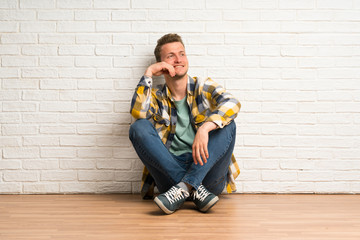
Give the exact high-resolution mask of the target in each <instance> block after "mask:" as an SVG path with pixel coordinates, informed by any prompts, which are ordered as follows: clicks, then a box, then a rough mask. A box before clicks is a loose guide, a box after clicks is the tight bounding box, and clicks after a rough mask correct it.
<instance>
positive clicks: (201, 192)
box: [194, 185, 210, 201]
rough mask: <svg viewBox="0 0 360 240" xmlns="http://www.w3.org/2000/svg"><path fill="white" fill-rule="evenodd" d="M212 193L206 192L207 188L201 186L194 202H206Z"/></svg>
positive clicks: (195, 194) (196, 192)
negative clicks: (196, 200)
mask: <svg viewBox="0 0 360 240" xmlns="http://www.w3.org/2000/svg"><path fill="white" fill-rule="evenodd" d="M209 195H210V193H209V192H208V191H207V190H206V188H205V187H204V186H203V185H201V186H200V187H199V188H198V190H197V191H195V193H194V200H195V199H196V198H197V199H199V200H200V201H204V200H205V198H206V197H207V196H209Z"/></svg>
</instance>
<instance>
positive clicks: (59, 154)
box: [41, 147, 76, 158]
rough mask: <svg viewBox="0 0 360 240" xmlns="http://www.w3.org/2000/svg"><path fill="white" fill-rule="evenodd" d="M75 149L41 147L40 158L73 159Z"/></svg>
mask: <svg viewBox="0 0 360 240" xmlns="http://www.w3.org/2000/svg"><path fill="white" fill-rule="evenodd" d="M75 156H76V149H73V148H66V147H52V148H48V147H43V148H41V157H42V158H74V157H75Z"/></svg>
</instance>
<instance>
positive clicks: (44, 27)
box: [20, 21, 56, 33]
mask: <svg viewBox="0 0 360 240" xmlns="http://www.w3.org/2000/svg"><path fill="white" fill-rule="evenodd" d="M55 31H56V23H54V22H45V21H43V22H40V21H37V22H30V21H27V22H23V23H21V24H20V32H25V33H49V32H55Z"/></svg>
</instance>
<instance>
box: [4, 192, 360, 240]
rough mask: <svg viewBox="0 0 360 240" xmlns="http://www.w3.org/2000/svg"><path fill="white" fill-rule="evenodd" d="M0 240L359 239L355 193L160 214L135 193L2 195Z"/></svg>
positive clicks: (245, 198)
mask: <svg viewBox="0 0 360 240" xmlns="http://www.w3.org/2000/svg"><path fill="white" fill-rule="evenodd" d="M0 239H1V240H10V239H24V240H25V239H26V240H35V239H36V240H47V239H67V240H72V239H77V240H82V239H91V240H92V239H99V240H108V239H111V240H112V239H114V240H115V239H116V240H118V239H207V240H208V239H217V240H218V239H220V240H226V239H244V240H248V239H250V240H255V239H256V240H265V239H266V240H267V239H269V240H270V239H271V240H293V239H298V240H304V239H314V240H315V239H316V240H347V239H351V240H353V239H354V240H355V239H356V240H359V239H360V195H246V194H245V195H243V194H232V195H223V196H221V198H220V201H219V203H218V204H217V205H216V206H215V207H214V208H213V209H211V210H210V211H209V212H208V213H206V214H203V213H200V212H198V211H197V210H196V209H195V207H194V204H193V203H192V202H186V204H185V205H184V206H183V208H182V209H180V210H179V211H177V212H175V213H174V214H172V215H164V214H163V213H162V212H161V210H159V209H158V207H157V206H156V205H155V203H154V202H153V201H144V200H141V198H140V196H139V195H130V194H117V195H0Z"/></svg>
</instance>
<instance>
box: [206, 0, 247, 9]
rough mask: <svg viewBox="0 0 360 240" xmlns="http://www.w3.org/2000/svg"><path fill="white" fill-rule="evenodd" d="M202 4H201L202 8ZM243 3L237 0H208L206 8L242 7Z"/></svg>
mask: <svg viewBox="0 0 360 240" xmlns="http://www.w3.org/2000/svg"><path fill="white" fill-rule="evenodd" d="M200 7H201V6H199V8H200ZM241 7H242V5H241V2H239V1H236V0H231V1H229V2H227V4H223V3H221V2H219V1H216V0H207V1H206V8H208V9H217V10H218V9H241Z"/></svg>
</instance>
